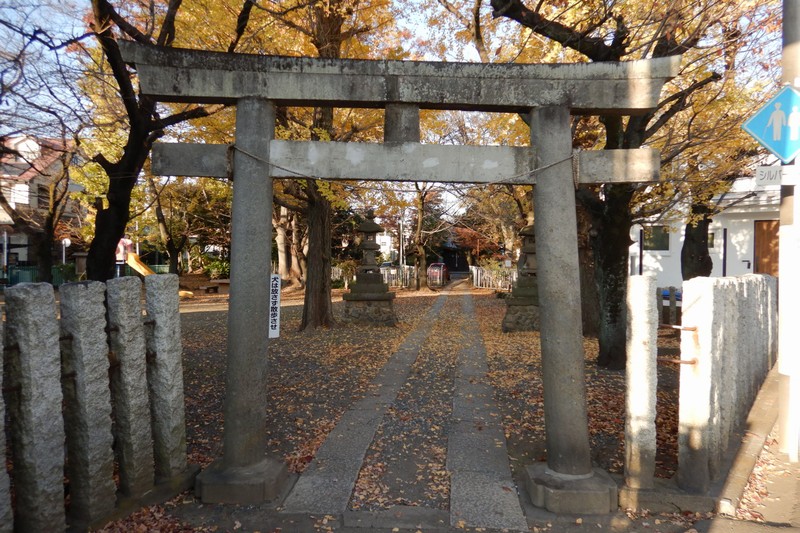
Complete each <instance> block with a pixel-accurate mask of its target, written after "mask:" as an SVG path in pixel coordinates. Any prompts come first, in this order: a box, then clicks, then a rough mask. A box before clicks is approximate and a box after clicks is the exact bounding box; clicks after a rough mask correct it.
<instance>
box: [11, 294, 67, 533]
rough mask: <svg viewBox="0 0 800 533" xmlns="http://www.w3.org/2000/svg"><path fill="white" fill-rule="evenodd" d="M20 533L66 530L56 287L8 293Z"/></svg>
mask: <svg viewBox="0 0 800 533" xmlns="http://www.w3.org/2000/svg"><path fill="white" fill-rule="evenodd" d="M5 295H6V320H7V321H6V326H7V335H6V341H7V347H6V350H7V351H8V353H9V357H8V360H7V362H8V364H9V368H8V373H7V375H8V376H9V383H8V384H7V390H8V393H7V396H6V398H7V399H8V411H9V419H10V421H11V424H10V426H11V439H12V442H13V444H12V449H13V461H14V492H15V495H16V523H15V530H16V531H64V528H65V527H66V520H65V512H64V489H63V481H64V439H65V435H64V419H63V417H62V416H61V406H62V402H63V394H62V392H61V351H60V349H59V343H58V338H59V331H58V321H57V319H56V302H55V296H54V294H53V287H52V286H51V285H50V284H48V283H22V284H19V285H16V286H14V287H9V288H7V289H6V292H5Z"/></svg>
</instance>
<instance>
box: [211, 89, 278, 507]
mask: <svg viewBox="0 0 800 533" xmlns="http://www.w3.org/2000/svg"><path fill="white" fill-rule="evenodd" d="M274 134H275V105H274V104H273V103H272V102H271V101H269V100H264V99H261V98H242V99H240V100H238V103H237V106H236V152H235V154H234V160H233V162H234V180H233V202H232V206H231V211H232V216H231V293H230V306H229V311H228V354H227V355H228V357H227V363H226V369H225V403H224V414H225V426H224V433H223V443H222V445H223V450H222V451H223V456H222V458H221V459H219V460H218V461H217V462H215V463H214V464H213V465H211V467H209V468H208V469H206V470H204V471H203V472H202V473H201V474H200V475H199V476H197V482H196V486H195V492H196V493H197V495H198V496H199V497H200V499H202V501H203V502H205V503H239V504H250V503H261V502H265V501H269V500H273V499H275V498H276V497H277V496H278V495H279V494H280V491H281V489H282V487H283V484H284V481H285V480H286V479H287V478H288V471H287V468H286V464H285V463H284V462H283V461H280V460H277V459H274V458H271V457H267V456H266V455H265V449H266V442H267V438H266V413H265V411H264V406H265V405H266V403H267V398H266V396H267V349H268V343H269V339H268V333H267V332H268V319H269V309H268V305H269V283H268V281H269V276H268V273H267V271H266V269H267V268H268V267H269V265H271V264H272V261H271V246H272V179H271V178H270V172H269V163H268V161H269V143H270V141H271V140H272V138H273V136H274ZM255 154H258V155H257V156H255Z"/></svg>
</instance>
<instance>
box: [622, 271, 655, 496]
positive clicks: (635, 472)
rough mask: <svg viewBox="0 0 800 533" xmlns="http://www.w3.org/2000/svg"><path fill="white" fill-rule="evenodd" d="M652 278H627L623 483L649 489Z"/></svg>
mask: <svg viewBox="0 0 800 533" xmlns="http://www.w3.org/2000/svg"><path fill="white" fill-rule="evenodd" d="M655 289H656V278H655V277H653V276H630V277H629V278H628V296H627V306H628V331H627V334H628V336H627V344H626V350H627V354H628V362H627V366H626V369H625V378H626V379H625V406H626V409H625V412H626V418H625V484H626V485H627V486H628V487H631V488H634V489H652V488H653V482H654V477H655V469H656V394H657V392H658V391H657V383H658V376H657V359H656V356H657V351H658V311H657V310H656V301H655V300H654V299H653V297H652V294H653V291H654V290H655Z"/></svg>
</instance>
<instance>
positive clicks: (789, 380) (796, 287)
mask: <svg viewBox="0 0 800 533" xmlns="http://www.w3.org/2000/svg"><path fill="white" fill-rule="evenodd" d="M782 59H783V82H784V83H785V84H788V85H790V86H793V87H795V88H797V87H798V86H800V0H783V57H782ZM794 193H795V185H794V184H791V185H789V184H783V185H781V208H780V232H779V259H778V271H779V275H780V277H781V280H780V290H779V293H778V309H779V318H778V323H779V326H778V327H779V336H778V375H779V379H780V381H779V384H780V385H779V386H780V392H779V403H778V408H779V411H778V431H779V444H780V450H781V452H783V453H786V454H788V455H789V460H790V461H792V462H797V461H798V445H799V444H800V443H799V442H798V439H799V438H800V353H798V352H797V348H796V347H797V346H798V344H797V343H798V341H800V338H798V334H797V327H796V326H797V318H798V306H799V305H800V302H799V301H798V299H800V278H798V276H797V267H798V265H800V234H799V233H798V229H800V213H797V210H798V208H800V203H796V202H795V194H794ZM795 218H797V219H798V223H797V224H795Z"/></svg>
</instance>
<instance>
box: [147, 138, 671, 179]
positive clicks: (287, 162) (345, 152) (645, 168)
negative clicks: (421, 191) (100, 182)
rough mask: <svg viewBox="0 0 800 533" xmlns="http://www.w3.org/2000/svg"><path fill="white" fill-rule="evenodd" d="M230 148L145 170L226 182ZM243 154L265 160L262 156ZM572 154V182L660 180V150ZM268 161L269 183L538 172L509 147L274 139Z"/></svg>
mask: <svg viewBox="0 0 800 533" xmlns="http://www.w3.org/2000/svg"><path fill="white" fill-rule="evenodd" d="M230 150H235V146H229V145H224V144H189V143H156V144H155V145H154V146H153V154H152V161H153V164H152V171H153V173H154V174H156V175H159V176H194V177H200V176H206V177H215V178H227V177H231V176H232V175H233V165H232V161H231V155H230ZM249 155H251V156H253V157H257V158H261V159H265V158H266V154H249ZM574 156H575V157H577V165H576V170H577V173H578V175H577V181H578V183H583V184H593V183H598V184H599V183H609V182H614V183H646V182H652V181H658V179H659V167H660V165H661V159H660V157H661V156H660V152H659V151H658V150H654V149H651V148H639V149H637V150H592V151H585V152H576V153H575V154H574ZM265 160H266V159H265ZM269 163H270V175H271V176H272V177H273V178H298V177H306V176H307V177H320V178H324V179H342V180H347V179H350V180H373V181H437V182H441V183H479V184H490V183H511V184H517V185H530V184H533V183H536V174H537V170H536V166H535V165H534V164H533V163H532V161H531V151H530V148H529V147H512V146H455V145H446V146H444V145H433V144H420V143H400V144H381V143H354V142H350V143H342V142H321V141H283V140H277V139H276V140H273V141H271V142H270V148H269Z"/></svg>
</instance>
